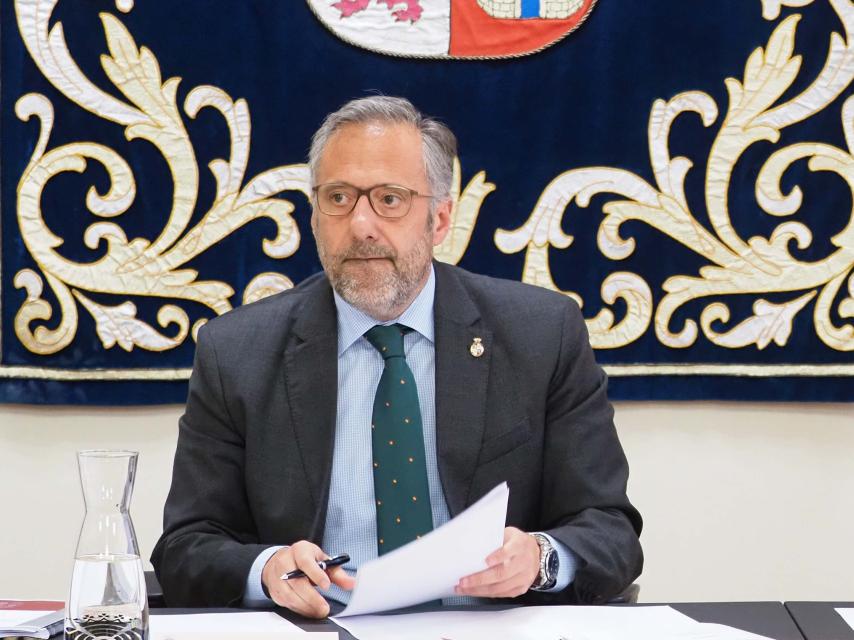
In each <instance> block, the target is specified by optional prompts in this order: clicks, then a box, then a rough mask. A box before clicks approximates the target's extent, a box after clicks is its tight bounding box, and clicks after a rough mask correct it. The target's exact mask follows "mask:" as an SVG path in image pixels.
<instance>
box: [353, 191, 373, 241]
mask: <svg viewBox="0 0 854 640" xmlns="http://www.w3.org/2000/svg"><path fill="white" fill-rule="evenodd" d="M378 222H379V216H378V215H377V214H376V212H375V211H374V209H373V207H372V206H371V201H370V200H369V199H368V195H367V194H366V193H363V194H361V195H360V196H359V199H358V200H356V205H355V206H354V207H353V211H351V212H350V229H351V230H352V231H353V235H354V236H356V237H357V238H360V239H363V240H364V239H376V238H377V236H378V234H377V224H378Z"/></svg>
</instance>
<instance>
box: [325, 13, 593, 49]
mask: <svg viewBox="0 0 854 640" xmlns="http://www.w3.org/2000/svg"><path fill="white" fill-rule="evenodd" d="M308 3H309V6H310V7H311V8H312V10H313V11H314V12H315V14H316V15H317V16H318V18H320V20H321V22H323V24H324V25H326V27H327V28H329V29H330V30H331V31H332V32H333V33H334V34H335V35H337V36H338V37H339V38H341V39H342V40H344V41H346V42H349V43H350V44H353V45H356V46H359V47H362V48H364V49H370V50H372V51H376V52H378V53H385V54H389V55H395V56H407V57H423V58H505V57H514V56H521V55H526V54H529V53H535V52H537V51H540V50H542V49H544V48H545V47H548V46H549V45H551V44H554V43H555V42H557V41H558V40H560V39H561V38H563V37H564V36H566V35H567V34H568V33H570V32H571V31H573V30H574V29H575V28H576V27H578V26H579V25H580V24H581V23H582V22H583V21H584V19H585V18H586V17H587V15H588V14H589V13H590V10H591V9H592V8H593V5H594V4H595V3H596V0H308Z"/></svg>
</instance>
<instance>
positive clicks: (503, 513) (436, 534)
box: [336, 482, 510, 618]
mask: <svg viewBox="0 0 854 640" xmlns="http://www.w3.org/2000/svg"><path fill="white" fill-rule="evenodd" d="M509 495H510V491H509V489H508V488H507V483H506V482H504V483H502V484H500V485H498V486H497V487H495V488H494V489H493V490H492V491H490V492H489V493H488V494H486V495H485V496H484V497H483V498H481V499H480V500H478V501H477V502H476V503H475V504H473V505H472V506H471V507H469V508H468V509H466V510H465V511H463V512H462V513H461V514H460V515H458V516H457V517H456V518H454V519H453V520H451V521H450V522H447V523H445V524H444V525H443V526H441V527H439V528H438V529H435V530H433V531H431V532H430V533H428V534H427V535H426V536H423V537H422V538H421V539H420V540H416V541H414V542H411V543H409V544H408V545H406V546H404V547H401V548H400V549H395V550H394V551H392V552H391V553H388V554H386V555H384V556H381V557H379V558H377V559H376V560H371V561H370V562H366V563H365V564H363V565H362V566H361V567H359V572H358V574H357V575H356V580H357V583H356V588H355V589H354V590H353V594H352V596H351V597H350V604H348V605H347V608H346V609H344V611H342V612H341V613H340V614H339V615H338V616H336V618H342V617H345V616H353V615H360V614H366V613H376V612H378V611H388V610H390V609H399V608H401V607H409V606H412V605H415V604H419V603H421V602H427V601H429V600H436V599H438V598H443V597H447V596H452V595H454V587H455V586H456V585H457V583H458V582H459V581H460V578H463V577H465V576H467V575H469V574H472V573H476V572H478V571H482V570H483V569H485V568H486V556H488V555H489V554H490V553H492V552H493V551H495V550H496V549H498V548H500V547H501V545H502V544H503V542H504V522H505V520H506V519H507V499H508V497H509Z"/></svg>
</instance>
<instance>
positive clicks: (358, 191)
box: [311, 182, 438, 220]
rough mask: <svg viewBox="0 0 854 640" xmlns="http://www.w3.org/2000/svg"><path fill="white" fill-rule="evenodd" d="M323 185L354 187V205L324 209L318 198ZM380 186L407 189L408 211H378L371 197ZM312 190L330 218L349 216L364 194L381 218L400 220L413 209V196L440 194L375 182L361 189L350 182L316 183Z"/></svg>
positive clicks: (317, 202) (423, 196)
mask: <svg viewBox="0 0 854 640" xmlns="http://www.w3.org/2000/svg"><path fill="white" fill-rule="evenodd" d="M323 187H347V188H349V189H353V190H354V191H355V192H356V198H355V199H354V200H353V206H352V207H350V210H349V211H347V212H346V213H329V212H328V211H324V210H323V207H321V206H320V198H318V195H317V193H318V191H319V190H320V189H322V188H323ZM380 187H387V188H388V187H391V188H394V189H400V190H402V191H406V192H407V193H409V197H410V201H409V208H408V209H407V210H406V213H404V214H402V215H399V216H387V215H385V214H382V213H380V212H379V211H377V208H376V207H375V206H374V201H373V200H372V199H371V191H373V190H374V189H379V188H380ZM311 192H312V193H313V194H314V203H315V204H316V205H317V208H318V210H319V211H320V212H321V213H322V214H323V215H325V216H329V217H330V218H343V217H344V216H348V215H350V214H351V213H353V209H355V208H356V205H357V204H359V200H360V199H361V198H362V196H365V197H366V198H367V199H368V204H369V205H370V206H371V210H372V211H373V212H374V213H376V214H377V215H378V216H379V217H380V218H383V219H385V220H399V219H400V218H405V217H406V216H408V215H409V212H410V211H412V200H411V198H432V199H436V198H438V196H434V195H433V194H429V193H419V192H418V191H416V190H415V189H410V188H409V187H404V186H403V185H399V184H385V183H384V184H375V185H372V186H370V187H367V188H366V189H360V188H359V187H357V186H355V185H352V184H349V183H347V182H324V183H323V184H316V185H314V186H313V187H312V188H311Z"/></svg>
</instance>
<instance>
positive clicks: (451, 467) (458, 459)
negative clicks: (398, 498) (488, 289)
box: [434, 263, 492, 516]
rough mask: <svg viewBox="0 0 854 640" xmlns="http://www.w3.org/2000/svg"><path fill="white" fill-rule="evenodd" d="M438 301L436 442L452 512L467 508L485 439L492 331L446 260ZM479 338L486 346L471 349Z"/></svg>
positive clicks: (439, 272) (439, 280)
mask: <svg viewBox="0 0 854 640" xmlns="http://www.w3.org/2000/svg"><path fill="white" fill-rule="evenodd" d="M434 266H435V270H436V300H435V303H434V319H435V338H436V442H437V444H436V448H437V451H436V453H437V457H438V462H439V475H440V476H441V478H442V486H443V488H444V491H445V499H446V501H447V503H448V508H449V510H450V512H451V515H452V516H454V515H456V514H458V513H459V512H460V511H462V510H463V509H465V507H466V506H467V504H468V502H469V488H470V486H471V480H472V476H473V474H474V470H475V465H476V463H477V457H478V454H479V452H480V448H481V443H482V440H483V430H484V426H485V415H486V385H487V380H488V375H489V365H490V361H491V352H492V349H491V346H492V333H491V332H490V331H489V330H488V329H486V328H485V327H484V326H483V323H482V321H481V319H480V314H479V313H478V310H477V308H476V307H475V304H474V302H473V301H472V299H471V297H470V296H469V295H468V293H467V292H466V290H465V289H464V287H463V285H462V284H461V283H460V281H459V277H458V275H457V274H456V273H455V272H454V271H453V270H452V269H451V268H450V267H447V266H445V265H442V264H440V263H434ZM475 338H480V339H481V341H482V344H483V346H484V352H483V354H482V355H481V356H480V357H475V356H474V355H472V353H471V346H472V343H473V342H474V339H475Z"/></svg>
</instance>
